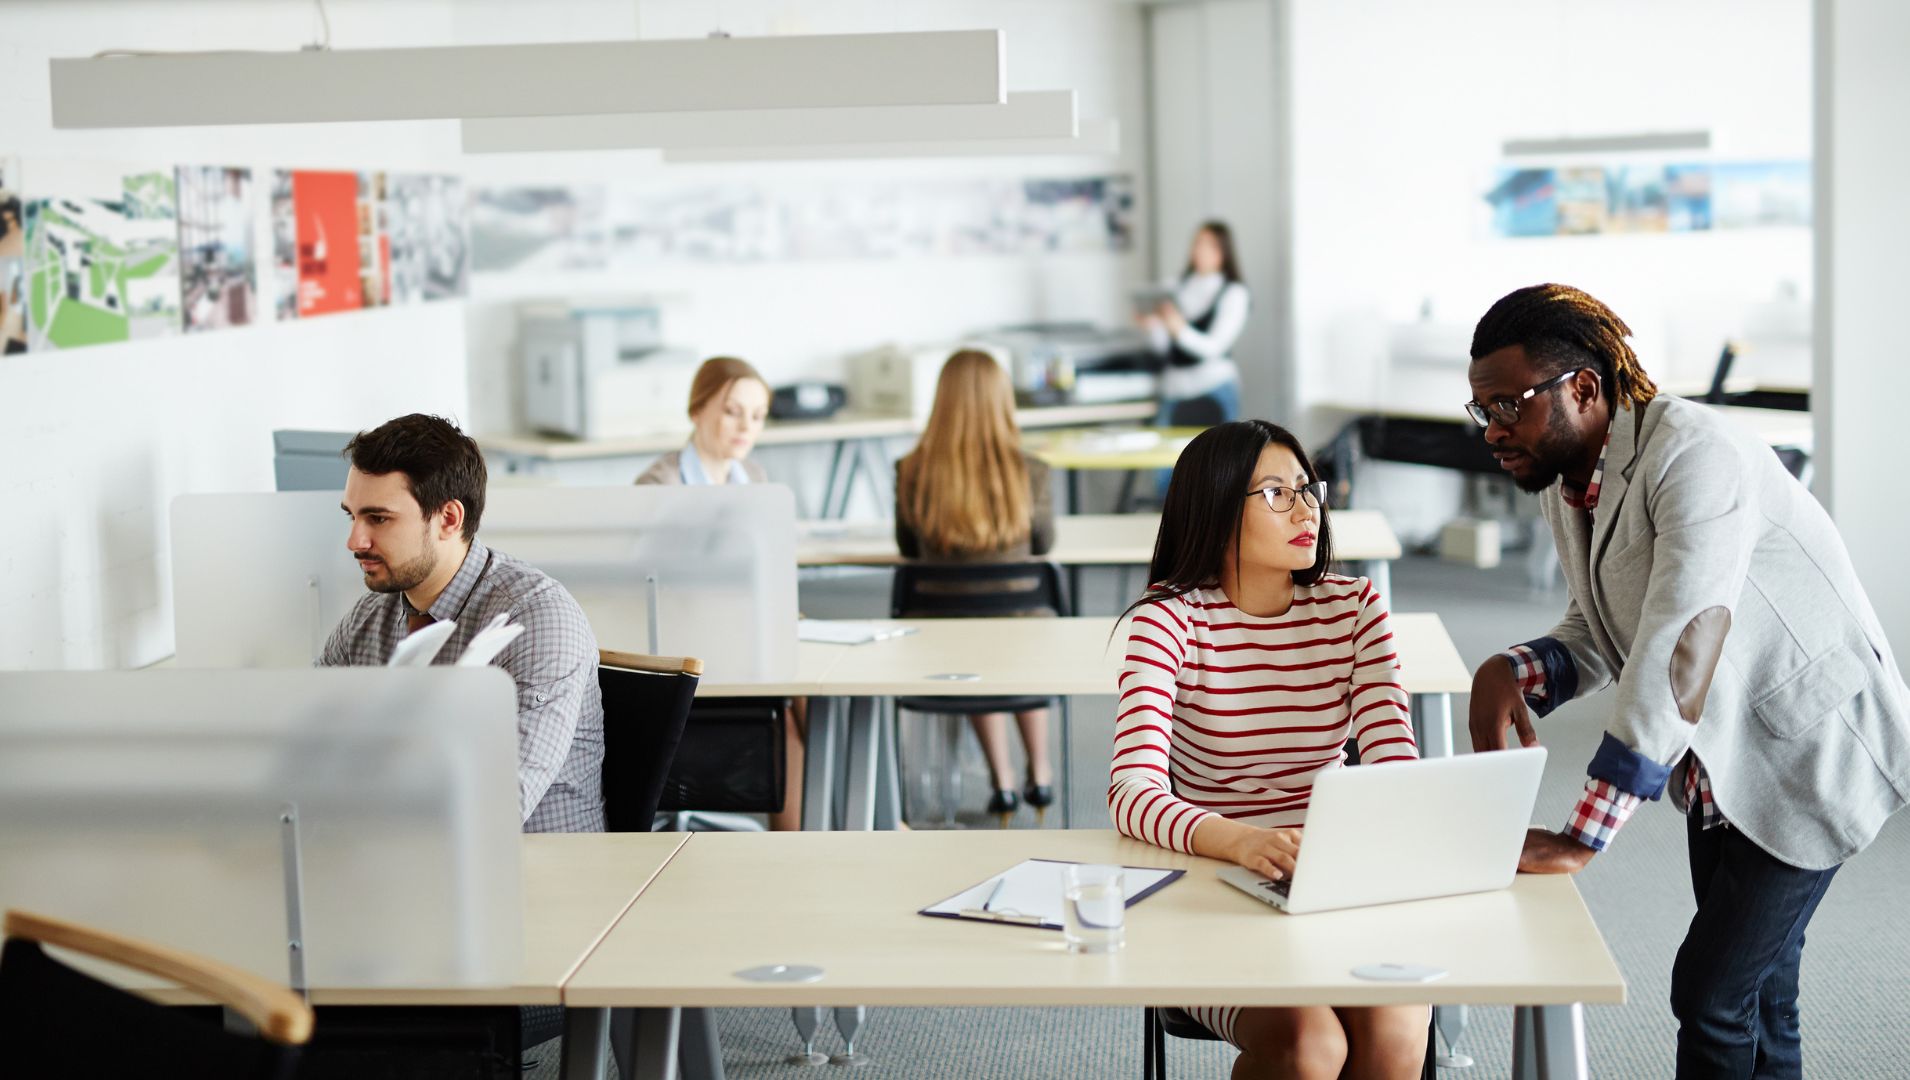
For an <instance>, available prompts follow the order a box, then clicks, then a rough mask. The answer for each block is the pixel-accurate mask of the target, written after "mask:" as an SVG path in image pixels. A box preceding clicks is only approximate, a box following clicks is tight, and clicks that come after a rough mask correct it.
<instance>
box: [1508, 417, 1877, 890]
mask: <svg viewBox="0 0 1910 1080" xmlns="http://www.w3.org/2000/svg"><path fill="white" fill-rule="evenodd" d="M1540 504H1541V506H1542V507H1543V510H1544V513H1545V518H1546V521H1547V522H1549V523H1550V524H1551V526H1552V535H1553V537H1554V539H1555V541H1556V543H1557V546H1558V554H1559V561H1560V562H1561V563H1562V564H1563V565H1564V567H1565V577H1566V581H1567V582H1568V583H1569V585H1570V587H1571V604H1570V606H1569V607H1568V608H1567V609H1566V612H1565V618H1564V620H1563V621H1562V622H1560V623H1559V624H1558V626H1557V627H1555V628H1554V629H1553V630H1552V632H1551V634H1550V638H1551V639H1552V641H1551V642H1546V641H1545V639H1540V642H1539V643H1535V644H1538V645H1540V650H1539V651H1540V653H1541V657H1542V659H1543V660H1544V663H1545V666H1546V676H1547V683H1548V687H1550V688H1551V689H1552V691H1553V693H1552V702H1553V703H1557V702H1562V701H1565V700H1569V699H1570V698H1572V697H1574V696H1576V695H1582V694H1589V693H1592V692H1594V691H1596V690H1599V689H1602V688H1603V687H1604V686H1606V685H1607V684H1609V683H1611V682H1613V681H1616V682H1617V683H1618V701H1617V707H1616V709H1615V710H1614V716H1613V719H1612V723H1611V727H1610V729H1609V730H1608V732H1607V735H1606V739H1605V744H1604V745H1603V746H1601V747H1600V748H1599V752H1598V754H1597V756H1596V757H1594V758H1593V760H1592V764H1591V768H1590V770H1589V771H1590V772H1591V774H1592V775H1593V776H1595V777H1599V778H1602V779H1605V780H1609V781H1611V782H1612V783H1614V784H1615V785H1617V786H1618V787H1619V788H1620V789H1621V790H1624V791H1628V792H1630V793H1632V794H1634V795H1642V796H1645V797H1648V798H1653V799H1655V798H1657V797H1658V796H1659V794H1660V793H1661V792H1662V791H1663V790H1664V789H1665V787H1666V785H1667V783H1668V782H1669V783H1670V784H1671V787H1672V790H1673V792H1674V793H1675V796H1674V798H1675V799H1676V800H1678V801H1681V797H1682V792H1683V781H1684V779H1685V778H1684V776H1683V775H1682V771H1681V770H1682V768H1683V765H1682V762H1683V759H1684V757H1685V751H1686V750H1687V749H1690V750H1692V751H1694V752H1695V753H1696V755H1697V757H1698V758H1699V760H1701V761H1702V762H1703V763H1704V767H1705V770H1706V772H1707V773H1708V775H1709V777H1710V781H1711V791H1712V797H1713V798H1714V799H1715V800H1716V802H1717V806H1718V809H1719V810H1720V811H1721V812H1722V813H1723V814H1724V817H1725V818H1726V820H1728V821H1729V822H1730V823H1731V824H1732V826H1733V827H1735V828H1737V829H1739V830H1741V831H1742V832H1743V833H1744V834H1745V836H1746V837H1748V838H1749V839H1751V840H1752V841H1753V842H1755V843H1756V844H1757V845H1758V846H1759V847H1761V848H1763V849H1764V850H1766V851H1768V852H1770V853H1771V854H1772V855H1774V856H1776V857H1777V858H1779V859H1782V860H1783V861H1785V862H1787V863H1790V864H1792V865H1795V866H1799V867H1803V868H1806V869H1823V868H1825V867H1829V866H1832V865H1835V864H1836V863H1839V862H1842V861H1843V860H1845V859H1847V858H1849V857H1850V856H1852V855H1854V854H1856V853H1857V852H1858V851H1860V850H1862V849H1863V848H1864V846H1865V845H1867V844H1868V843H1870V841H1871V840H1872V839H1873V838H1874V837H1875V836H1876V835H1877V830H1878V829H1879V828H1881V827H1882V826H1883V823H1884V819H1885V818H1887V817H1889V816H1890V815H1891V814H1892V813H1894V812H1895V811H1896V810H1897V809H1898V808H1900V807H1902V806H1903V805H1904V802H1905V799H1906V798H1907V797H1910V689H1906V687H1905V684H1904V680H1903V676H1902V674H1901V671H1900V669H1899V668H1898V667H1897V662H1896V660H1895V659H1894V658H1893V657H1892V655H1891V652H1890V646H1889V644H1888V643H1887V642H1885V641H1884V636H1883V629H1882V627H1881V626H1880V625H1879V624H1878V622H1877V616H1876V614H1875V613H1874V612H1873V611H1872V610H1871V607H1870V602H1869V600H1868V599H1866V598H1865V596H1864V589H1863V585H1862V583H1861V582H1859V581H1858V579H1857V574H1856V572H1855V571H1854V570H1853V569H1852V567H1851V564H1850V557H1849V555H1848V553H1847V552H1846V551H1845V550H1844V543H1843V540H1842V538H1841V537H1839V536H1838V534H1837V529H1836V526H1834V525H1833V524H1832V523H1831V520H1830V517H1829V515H1827V514H1826V513H1825V512H1824V510H1823V507H1822V506H1820V505H1819V504H1818V502H1817V500H1816V499H1814V498H1812V497H1811V494H1810V492H1808V491H1807V490H1805V488H1804V487H1803V485H1801V484H1799V483H1798V482H1797V481H1796V480H1795V479H1793V478H1792V477H1791V475H1790V474H1789V473H1787V472H1785V471H1784V469H1783V467H1782V465H1781V464H1780V463H1779V462H1778V459H1777V456H1776V455H1775V454H1773V453H1771V450H1770V448H1769V447H1768V446H1766V445H1764V443H1763V442H1762V441H1760V440H1759V439H1757V438H1756V437H1755V436H1753V435H1752V434H1750V433H1749V432H1746V431H1743V430H1741V429H1739V428H1738V427H1736V426H1735V425H1732V424H1731V423H1730V422H1729V421H1727V420H1725V419H1724V418H1723V417H1722V416H1721V415H1720V414H1719V413H1717V412H1715V411H1713V410H1711V409H1709V408H1707V407H1705V406H1703V405H1699V404H1696V403H1694V402H1689V401H1684V400H1680V399H1676V398H1670V397H1663V396H1661V397H1659V398H1657V399H1656V400H1654V401H1652V402H1651V404H1650V405H1649V406H1647V407H1646V408H1644V409H1643V410H1638V411H1631V410H1621V411H1620V412H1619V415H1618V419H1617V422H1616V423H1615V424H1614V426H1613V428H1612V439H1611V446H1610V449H1609V450H1608V452H1607V454H1606V463H1605V477H1604V483H1603V486H1602V489H1601V490H1600V492H1599V499H1598V507H1597V509H1596V511H1595V513H1594V514H1593V517H1592V522H1591V524H1589V525H1588V524H1587V521H1586V515H1585V513H1584V512H1583V511H1581V510H1577V509H1574V508H1572V507H1570V506H1568V505H1566V503H1565V501H1564V499H1563V497H1562V495H1561V493H1560V488H1559V485H1557V484H1554V485H1553V486H1552V487H1551V488H1550V489H1548V490H1547V491H1545V492H1544V493H1543V495H1542V496H1541V499H1540ZM1548 645H1549V648H1548V647H1546V646H1548ZM1547 711H1549V709H1548V710H1547ZM1674 774H1675V775H1674Z"/></svg>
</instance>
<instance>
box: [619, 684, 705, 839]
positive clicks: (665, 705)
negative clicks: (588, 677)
mask: <svg viewBox="0 0 1910 1080" xmlns="http://www.w3.org/2000/svg"><path fill="white" fill-rule="evenodd" d="M598 660H599V666H598V668H597V685H598V686H599V687H601V688H602V690H603V698H604V766H603V788H604V820H605V828H606V830H607V831H609V832H649V831H650V829H651V825H652V823H654V822H655V820H656V816H657V808H658V807H659V806H660V805H662V802H663V794H664V789H665V787H666V786H667V783H668V780H669V777H670V770H671V768H672V767H673V766H674V765H675V764H676V760H677V750H678V748H679V747H680V746H681V744H682V742H683V730H684V726H685V725H686V724H687V723H688V722H689V718H690V706H691V703H692V702H693V701H694V700H695V698H696V687H697V683H699V682H701V681H702V677H703V661H701V660H698V659H696V658H695V657H689V656H645V655H642V654H640V653H622V652H615V651H612V650H610V649H605V650H603V651H602V652H601V653H600V654H599V656H598Z"/></svg>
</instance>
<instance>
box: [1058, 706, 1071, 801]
mask: <svg viewBox="0 0 1910 1080" xmlns="http://www.w3.org/2000/svg"><path fill="white" fill-rule="evenodd" d="M1073 762H1074V702H1073V700H1072V699H1070V698H1068V697H1066V696H1065V695H1064V696H1063V697H1062V698H1061V762H1060V764H1061V783H1060V784H1059V785H1057V790H1058V791H1060V793H1061V827H1062V828H1064V829H1072V828H1074V765H1073Z"/></svg>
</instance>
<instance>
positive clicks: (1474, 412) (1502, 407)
mask: <svg viewBox="0 0 1910 1080" xmlns="http://www.w3.org/2000/svg"><path fill="white" fill-rule="evenodd" d="M1584 370H1585V369H1584V368H1573V369H1572V370H1570V371H1567V372H1563V373H1561V374H1558V375H1554V376H1552V377H1551V378H1549V379H1547V380H1545V381H1544V382H1542V383H1540V384H1538V385H1537V386H1534V387H1532V388H1531V389H1530V390H1527V391H1526V392H1525V393H1523V394H1520V395H1519V396H1518V397H1515V398H1493V399H1492V400H1491V401H1488V402H1486V403H1485V404H1484V405H1481V404H1479V403H1478V402H1476V401H1468V402H1466V415H1467V416H1470V417H1472V422H1473V423H1475V424H1478V425H1479V426H1480V427H1485V426H1486V425H1487V424H1490V423H1492V421H1494V420H1497V421H1498V422H1499V426H1500V427H1511V426H1512V425H1514V424H1516V423H1518V422H1519V402H1521V401H1530V400H1531V399H1532V398H1535V397H1537V396H1539V395H1540V394H1543V393H1545V392H1546V391H1547V390H1550V389H1552V388H1553V387H1554V386H1557V385H1558V384H1560V383H1562V382H1564V381H1565V380H1567V379H1569V378H1571V377H1572V376H1574V375H1576V374H1578V373H1579V372H1581V371H1584Z"/></svg>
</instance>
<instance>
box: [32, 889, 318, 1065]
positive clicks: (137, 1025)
mask: <svg viewBox="0 0 1910 1080" xmlns="http://www.w3.org/2000/svg"><path fill="white" fill-rule="evenodd" d="M5 925H6V938H7V942H6V946H5V948H4V949H3V950H0V1046H4V1047H5V1049H4V1050H0V1054H3V1055H4V1057H0V1060H3V1061H4V1062H5V1071H6V1072H7V1074H8V1075H17V1076H77V1075H86V1076H139V1077H154V1078H164V1077H179V1078H186V1077H191V1078H194V1080H285V1078H289V1077H291V1076H292V1075H293V1072H294V1070H295V1069H296V1068H297V1065H298V1056H299V1047H301V1046H303V1045H304V1044H305V1042H306V1040H308V1039H309V1038H311V1034H312V1010H311V1007H310V1006H308V1005H306V1004H305V1001H304V999H302V998H300V997H299V996H298V995H297V994H296V993H293V992H292V991H291V990H289V989H287V988H285V987H283V986H279V985H277V984H275V983H271V982H268V981H266V980H264V979H261V978H259V977H258V976H256V975H253V974H251V973H250V972H245V971H240V970H239V969H237V968H234V967H231V966H229V965H227V964H222V963H220V962H219V961H216V960H212V959H209V958H207V957H203V956H196V955H193V954H191V953H185V952H180V951H178V950H176V949H169V948H166V947H165V946H162V945H155V944H152V943H150V942H145V941H140V940H137V939H134V938H128V937H123V936H121V935H118V934H111V933H107V932H105V931H102V930H94V929H91V928H89V927H85V926H81V925H79V924H77V923H70V922H66V921H64V920H60V919H54V918H49V917H47V916H44V915H33V914H29V913H27V912H24V911H9V912H7V914H6V924H5ZM46 945H53V946H58V947H59V948H62V949H70V950H72V951H74V952H78V953H82V954H84V955H87V956H91V957H96V958H98V959H100V960H105V961H108V962H110V963H113V964H116V965H118V966H121V967H126V968H131V969H133V970H135V971H141V972H145V973H146V974H149V975H156V976H158V977H160V978H162V979H165V980H167V981H168V982H172V983H175V984H177V985H179V986H182V987H185V988H186V989H188V990H191V991H193V992H195V993H197V994H199V995H201V996H203V997H205V998H208V999H210V1000H211V1001H212V1002H213V1003H214V1004H215V1005H219V1006H223V1007H225V1008H226V1009H228V1010H230V1011H231V1012H233V1013H235V1014H237V1015H238V1016H240V1017H243V1018H244V1019H245V1020H246V1021H247V1022H248V1023H250V1024H251V1025H252V1027H253V1028H254V1029H255V1030H256V1031H257V1034H256V1035H246V1034H237V1033H234V1032H230V1031H227V1030H226V1029H225V1027H224V1026H223V1025H222V1023H221V1021H220V1017H219V1014H218V1013H217V1012H216V1011H214V1010H209V1009H182V1008H176V1007H169V1006H165V1005H158V1004H154V1003H153V1002H150V1001H148V1000H146V999H145V998H143V997H140V996H138V995H137V994H132V993H128V992H126V991H124V990H121V989H119V988H117V987H114V986H112V985H110V984H108V983H104V982H101V981H100V980H98V979H96V978H94V977H92V976H91V975H86V974H83V973H81V972H79V971H76V970H74V969H73V968H71V967H68V966H67V965H66V964H63V963H61V962H60V961H58V960H55V959H53V958H52V957H50V956H48V955H47V954H46V951H45V949H44V948H43V947H42V946H46Z"/></svg>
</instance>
